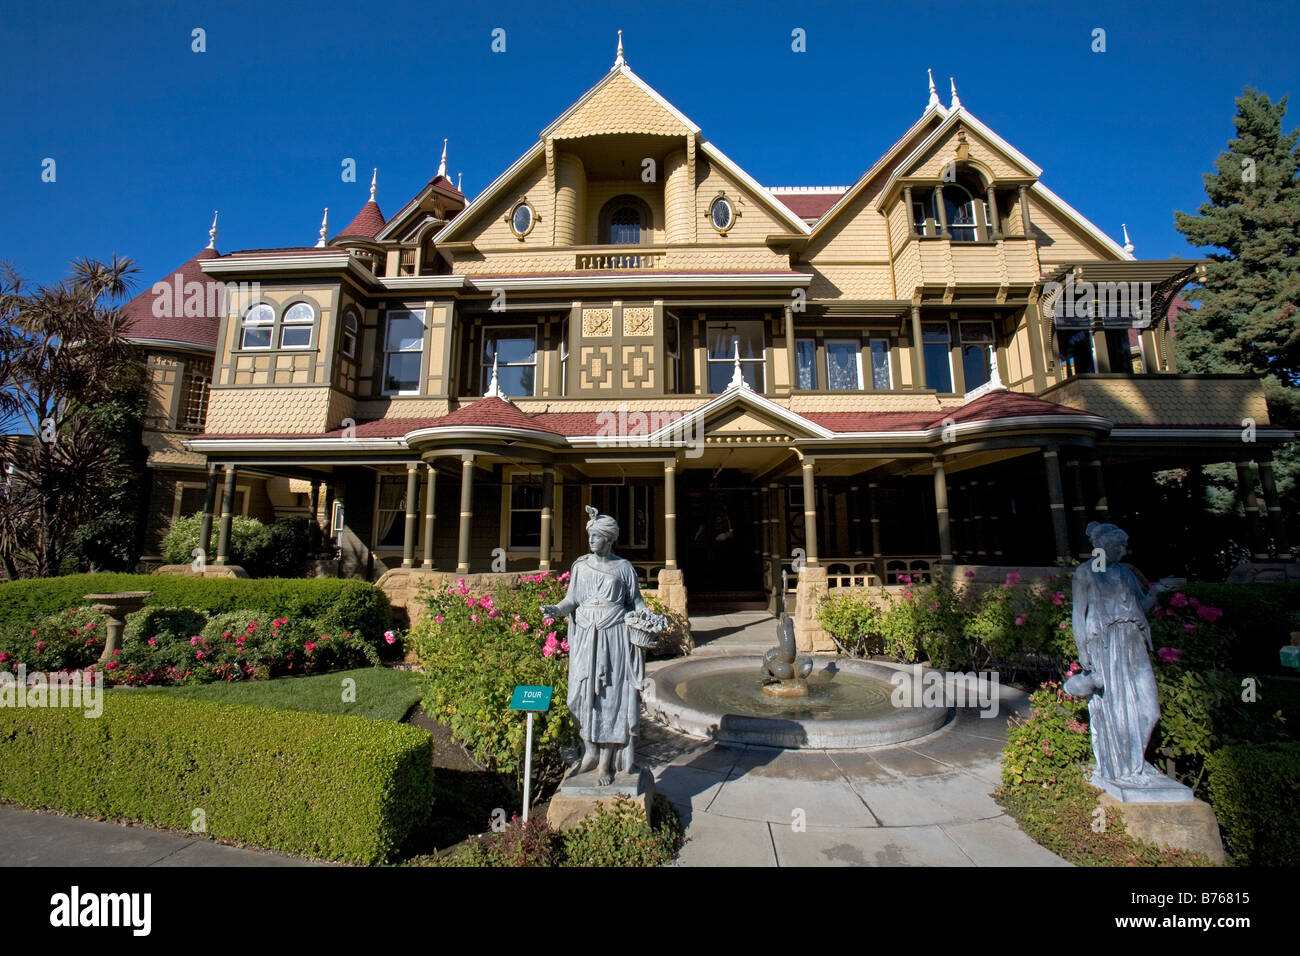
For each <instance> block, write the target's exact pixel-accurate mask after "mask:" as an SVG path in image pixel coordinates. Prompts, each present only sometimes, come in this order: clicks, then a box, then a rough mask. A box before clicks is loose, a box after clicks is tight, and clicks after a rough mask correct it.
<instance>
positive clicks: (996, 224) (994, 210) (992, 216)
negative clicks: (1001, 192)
mask: <svg viewBox="0 0 1300 956" xmlns="http://www.w3.org/2000/svg"><path fill="white" fill-rule="evenodd" d="M988 204H989V228H990V229H991V230H992V232H991V233H990V235H989V238H990V239H1001V238H1002V223H1001V222H1000V221H999V219H998V197H997V195H996V194H995V193H994V192H993V184H992V183H989V189H988Z"/></svg>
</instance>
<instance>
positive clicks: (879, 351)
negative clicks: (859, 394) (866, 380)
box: [871, 339, 894, 391]
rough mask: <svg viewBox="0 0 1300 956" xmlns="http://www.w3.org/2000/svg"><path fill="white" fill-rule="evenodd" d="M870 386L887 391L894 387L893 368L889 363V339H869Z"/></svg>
mask: <svg viewBox="0 0 1300 956" xmlns="http://www.w3.org/2000/svg"><path fill="white" fill-rule="evenodd" d="M871 387H872V388H874V389H876V390H877V391H888V390H889V389H891V388H893V387H894V375H893V369H891V368H890V364H889V340H888V339H872V340H871Z"/></svg>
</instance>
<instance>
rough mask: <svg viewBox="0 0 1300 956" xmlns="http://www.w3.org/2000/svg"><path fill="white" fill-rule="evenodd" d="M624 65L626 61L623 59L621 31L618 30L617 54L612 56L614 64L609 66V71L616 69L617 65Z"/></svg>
mask: <svg viewBox="0 0 1300 956" xmlns="http://www.w3.org/2000/svg"><path fill="white" fill-rule="evenodd" d="M626 65H627V61H626V60H624V59H623V31H622V30H619V31H618V55H617V56H616V57H614V66H613V67H612V68H611V70H610V72H613V71H614V70H617V69H618V68H619V67H621V66H626Z"/></svg>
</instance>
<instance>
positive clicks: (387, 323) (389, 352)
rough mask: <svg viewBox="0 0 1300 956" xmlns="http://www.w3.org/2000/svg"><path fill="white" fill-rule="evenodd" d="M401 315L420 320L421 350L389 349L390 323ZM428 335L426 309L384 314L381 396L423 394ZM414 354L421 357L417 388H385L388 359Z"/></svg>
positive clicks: (394, 310)
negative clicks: (421, 386) (425, 348)
mask: <svg viewBox="0 0 1300 956" xmlns="http://www.w3.org/2000/svg"><path fill="white" fill-rule="evenodd" d="M401 313H404V314H406V315H408V316H417V317H418V318H419V320H420V328H421V330H422V331H421V333H420V345H419V348H414V349H390V348H389V347H388V333H389V327H390V323H391V321H392V318H393V317H394V316H395V315H398V314H401ZM428 334H429V326H428V324H427V323H426V322H425V315H424V309H389V310H388V311H386V312H385V313H384V338H383V342H382V345H383V349H384V361H383V364H382V366H381V368H380V370H379V374H380V379H379V384H380V394H381V395H385V396H387V395H419V394H420V393H421V391H422V390H421V388H420V385H421V383H422V381H423V377H424V340H425V337H426V336H427V335H428ZM412 354H419V355H420V372H419V373H418V374H417V376H416V381H415V388H413V389H409V390H401V389H389V388H387V387H385V386H386V385H387V383H388V357H389V356H390V355H412Z"/></svg>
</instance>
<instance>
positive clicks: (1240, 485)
mask: <svg viewBox="0 0 1300 956" xmlns="http://www.w3.org/2000/svg"><path fill="white" fill-rule="evenodd" d="M1237 494H1238V496H1239V497H1240V498H1241V504H1242V506H1243V507H1244V508H1245V510H1246V528H1247V530H1248V532H1249V534H1250V550H1251V557H1252V558H1253V559H1254V560H1256V561H1267V560H1268V548H1267V547H1266V546H1265V543H1264V522H1263V520H1262V519H1261V518H1260V515H1259V502H1258V501H1257V500H1256V499H1255V476H1254V475H1252V474H1251V473H1250V462H1248V461H1239V462H1237Z"/></svg>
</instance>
